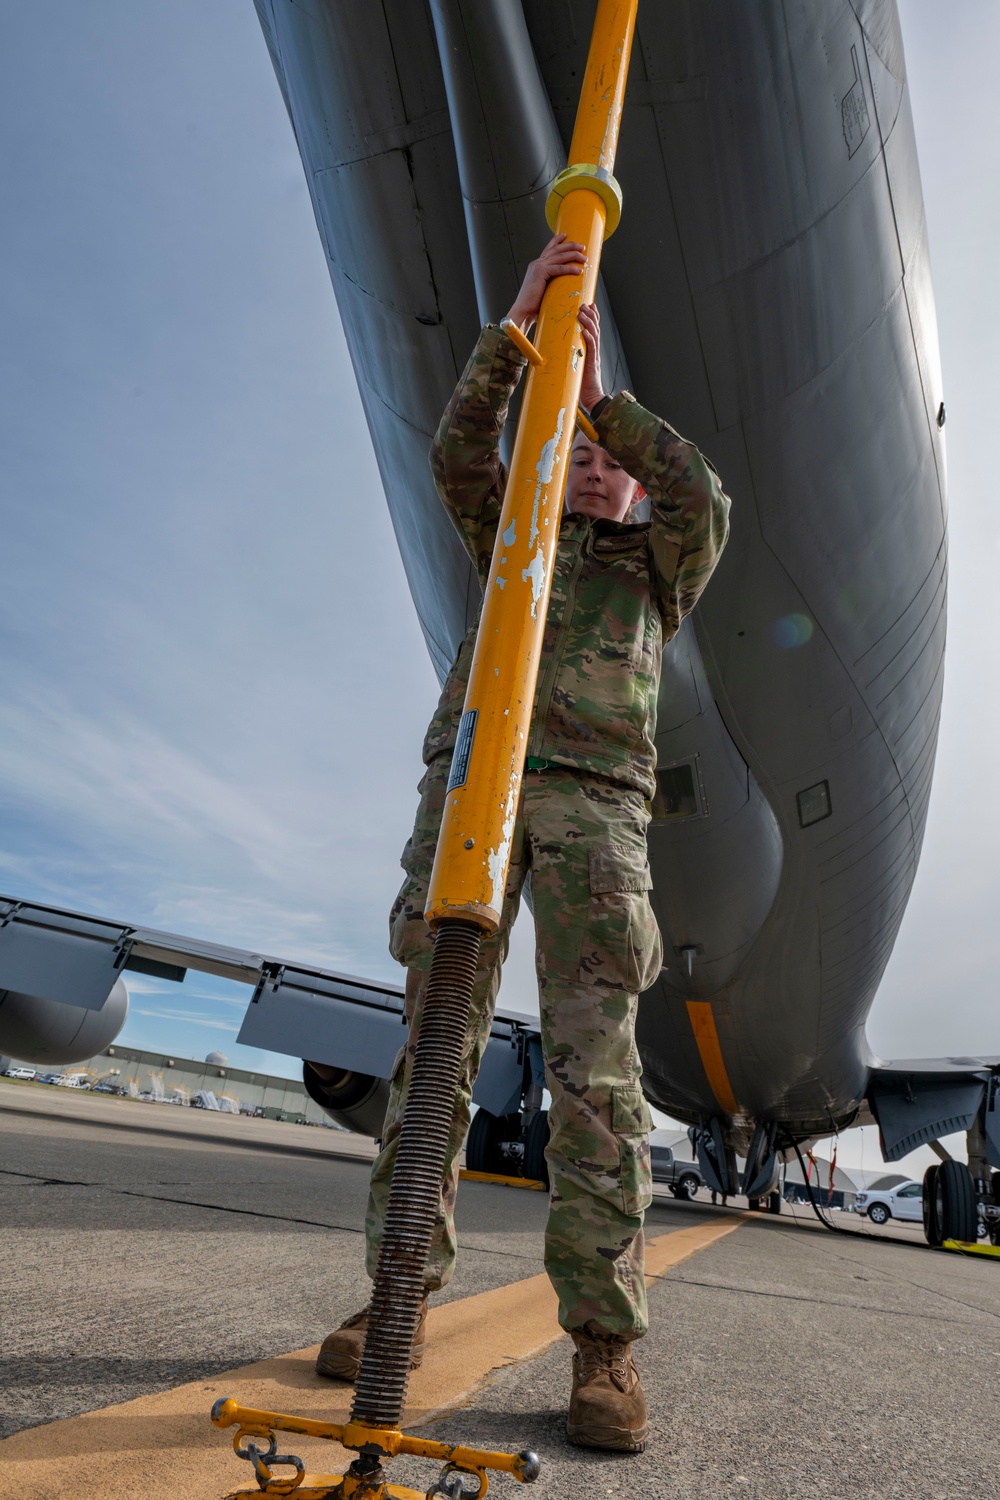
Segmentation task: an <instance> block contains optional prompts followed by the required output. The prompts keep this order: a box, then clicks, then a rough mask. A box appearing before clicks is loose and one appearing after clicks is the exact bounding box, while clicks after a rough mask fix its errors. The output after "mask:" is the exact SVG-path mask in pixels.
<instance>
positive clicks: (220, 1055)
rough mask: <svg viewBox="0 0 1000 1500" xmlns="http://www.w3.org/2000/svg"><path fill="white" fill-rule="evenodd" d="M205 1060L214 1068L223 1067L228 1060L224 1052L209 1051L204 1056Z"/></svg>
mask: <svg viewBox="0 0 1000 1500" xmlns="http://www.w3.org/2000/svg"><path fill="white" fill-rule="evenodd" d="M205 1061H206V1062H207V1063H211V1064H212V1066H213V1067H215V1068H224V1067H225V1066H226V1063H227V1062H228V1061H229V1058H228V1057H227V1056H226V1054H225V1053H224V1052H210V1053H209V1054H208V1056H207V1057H206V1058H205Z"/></svg>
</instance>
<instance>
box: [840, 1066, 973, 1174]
mask: <svg viewBox="0 0 1000 1500" xmlns="http://www.w3.org/2000/svg"><path fill="white" fill-rule="evenodd" d="M998 1063H1000V1059H995V1058H990V1059H987V1058H958V1057H942V1058H923V1059H920V1060H919V1061H918V1060H912V1061H902V1062H891V1063H884V1064H881V1065H880V1066H879V1067H876V1068H873V1069H872V1071H871V1077H870V1080H869V1084H868V1102H869V1104H870V1106H871V1110H872V1114H873V1115H874V1116H875V1120H876V1123H877V1124H878V1127H879V1134H880V1136H881V1144H882V1155H883V1156H884V1157H885V1159H886V1161H899V1160H900V1158H901V1157H903V1156H906V1155H908V1154H909V1152H911V1151H915V1150H916V1148H917V1147H918V1146H925V1145H927V1144H928V1142H930V1141H937V1140H940V1139H941V1137H942V1136H946V1135H954V1134H955V1132H956V1131H959V1130H968V1129H969V1128H970V1126H971V1125H972V1124H973V1121H974V1120H975V1118H976V1116H977V1114H978V1113H979V1111H980V1109H981V1107H982V1104H983V1099H984V1097H985V1094H986V1090H987V1087H988V1086H989V1084H990V1080H991V1075H992V1071H993V1068H994V1067H995V1066H997V1064H998Z"/></svg>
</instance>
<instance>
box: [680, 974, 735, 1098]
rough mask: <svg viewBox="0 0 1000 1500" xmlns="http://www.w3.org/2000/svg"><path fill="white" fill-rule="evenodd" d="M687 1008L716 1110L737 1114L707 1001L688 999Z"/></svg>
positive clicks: (710, 1008) (717, 1035)
mask: <svg viewBox="0 0 1000 1500" xmlns="http://www.w3.org/2000/svg"><path fill="white" fill-rule="evenodd" d="M687 1009H688V1015H689V1016H690V1017H691V1029H692V1031H693V1032H694V1039H695V1042H696V1043H697V1045H698V1054H699V1056H700V1057H701V1065H702V1067H703V1068H704V1069H705V1076H706V1078H707V1079H708V1084H709V1088H710V1089H711V1090H712V1093H713V1094H714V1095H715V1099H716V1103H717V1104H718V1106H719V1108H720V1109H721V1110H724V1111H725V1113H726V1114H727V1115H735V1114H737V1113H738V1111H739V1105H738V1104H737V1102H736V1095H735V1094H734V1093H733V1088H732V1084H731V1083H730V1082H729V1074H728V1073H727V1072H726V1065H725V1063H724V1062H723V1060H722V1048H721V1047H720V1045H719V1033H718V1032H717V1031H716V1029H715V1017H714V1016H713V1014H712V1007H711V1005H710V1004H709V1002H708V1001H707V1000H689V1001H688V1002H687Z"/></svg>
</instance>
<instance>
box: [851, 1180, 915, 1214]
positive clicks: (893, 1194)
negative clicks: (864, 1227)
mask: <svg viewBox="0 0 1000 1500" xmlns="http://www.w3.org/2000/svg"><path fill="white" fill-rule="evenodd" d="M923 1201H924V1189H923V1184H922V1183H919V1182H899V1183H897V1184H896V1186H895V1187H893V1188H873V1189H871V1190H870V1191H869V1192H865V1193H858V1194H857V1195H856V1197H855V1199H854V1206H855V1209H856V1210H857V1212H858V1213H859V1214H867V1215H868V1217H869V1219H871V1221H872V1223H873V1224H888V1222H889V1220H890V1219H909V1220H912V1221H914V1222H916V1223H923V1217H924V1207H923Z"/></svg>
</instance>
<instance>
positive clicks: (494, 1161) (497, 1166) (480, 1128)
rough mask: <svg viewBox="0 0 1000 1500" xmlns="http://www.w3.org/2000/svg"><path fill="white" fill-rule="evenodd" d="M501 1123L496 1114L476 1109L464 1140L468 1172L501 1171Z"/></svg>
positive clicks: (502, 1167) (502, 1163) (502, 1166)
mask: <svg viewBox="0 0 1000 1500" xmlns="http://www.w3.org/2000/svg"><path fill="white" fill-rule="evenodd" d="M502 1123H503V1122H502V1121H501V1119H500V1117H499V1116H498V1115H491V1114H489V1113H488V1112H487V1111H486V1110H485V1109H477V1110H476V1113H475V1116H474V1117H473V1121H472V1124H471V1125H470V1126H469V1134H468V1137H467V1138H466V1142H465V1165H466V1167H467V1168H468V1170H469V1171H470V1172H497V1173H501V1172H503V1169H504V1161H503V1157H502V1155H501V1152H500V1132H501V1128H502Z"/></svg>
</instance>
